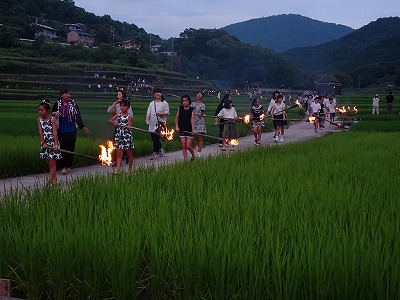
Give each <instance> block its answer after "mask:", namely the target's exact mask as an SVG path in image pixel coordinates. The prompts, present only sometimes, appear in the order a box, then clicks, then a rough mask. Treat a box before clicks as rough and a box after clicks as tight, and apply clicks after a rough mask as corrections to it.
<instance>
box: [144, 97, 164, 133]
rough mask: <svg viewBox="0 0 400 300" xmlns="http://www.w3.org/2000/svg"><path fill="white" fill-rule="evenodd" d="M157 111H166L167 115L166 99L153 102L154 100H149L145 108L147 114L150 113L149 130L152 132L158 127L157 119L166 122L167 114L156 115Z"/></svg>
mask: <svg viewBox="0 0 400 300" xmlns="http://www.w3.org/2000/svg"><path fill="white" fill-rule="evenodd" d="M154 105H155V107H154ZM156 111H157V112H162V113H167V115H169V105H168V102H167V101H165V100H164V101H160V102H157V103H155V102H154V100H153V101H151V102H150V104H149V107H148V108H147V114H149V115H150V118H149V131H151V132H153V131H155V130H156V129H157V128H158V121H160V122H167V116H164V117H158V118H157V115H156Z"/></svg>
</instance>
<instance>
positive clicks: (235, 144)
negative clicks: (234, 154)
mask: <svg viewBox="0 0 400 300" xmlns="http://www.w3.org/2000/svg"><path fill="white" fill-rule="evenodd" d="M225 142H226V143H227V144H229V145H232V146H237V145H239V141H238V140H237V139H232V140H230V139H225Z"/></svg>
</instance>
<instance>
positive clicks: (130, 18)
mask: <svg viewBox="0 0 400 300" xmlns="http://www.w3.org/2000/svg"><path fill="white" fill-rule="evenodd" d="M74 1H75V5H76V6H78V7H82V8H84V9H85V10H86V11H87V12H92V13H94V14H96V15H98V16H103V15H105V14H107V15H110V16H111V18H112V19H114V20H116V21H121V22H127V23H129V24H135V25H137V26H138V27H140V28H143V29H144V30H145V31H146V32H149V33H153V34H157V35H159V36H160V37H162V38H164V39H168V38H170V37H178V36H179V34H180V33H181V32H182V31H184V30H185V29H186V28H194V29H199V28H208V29H209V28H221V27H224V26H226V25H230V24H234V23H239V22H242V21H247V20H250V19H256V18H262V17H269V16H272V15H280V14H290V13H292V14H299V15H302V16H305V17H309V18H312V19H315V20H319V21H324V22H329V23H336V24H342V25H346V26H350V27H352V28H354V29H358V28H360V27H362V26H364V25H367V24H368V23H369V22H372V21H375V20H376V19H378V18H382V17H396V16H399V15H400V1H399V0H364V1H361V0H336V1H332V0H331V1H326V0H302V1H296V0H290V1H289V0H274V1H268V0H241V1H239V0H74Z"/></svg>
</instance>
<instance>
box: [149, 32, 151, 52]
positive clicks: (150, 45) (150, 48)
mask: <svg viewBox="0 0 400 300" xmlns="http://www.w3.org/2000/svg"><path fill="white" fill-rule="evenodd" d="M149 35H150V51H151V33H149Z"/></svg>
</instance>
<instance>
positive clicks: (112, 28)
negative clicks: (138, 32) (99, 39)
mask: <svg viewBox="0 0 400 300" xmlns="http://www.w3.org/2000/svg"><path fill="white" fill-rule="evenodd" d="M114 31H115V28H114V27H113V26H112V25H111V34H112V43H113V47H114Z"/></svg>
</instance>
